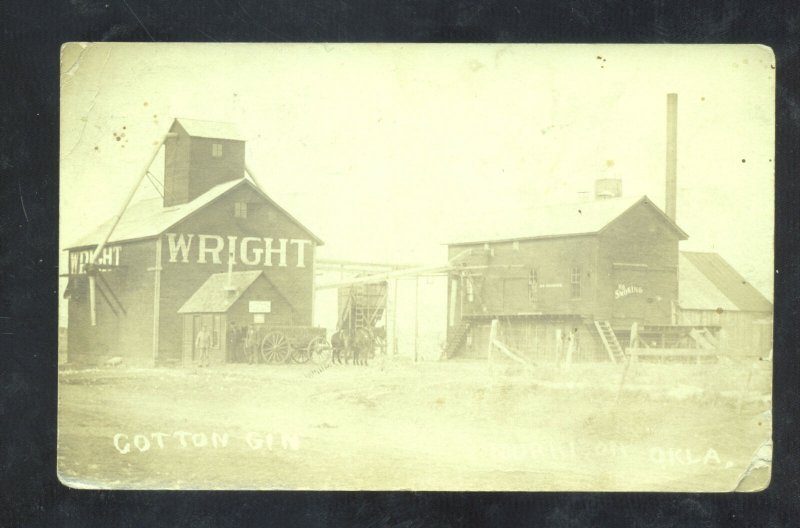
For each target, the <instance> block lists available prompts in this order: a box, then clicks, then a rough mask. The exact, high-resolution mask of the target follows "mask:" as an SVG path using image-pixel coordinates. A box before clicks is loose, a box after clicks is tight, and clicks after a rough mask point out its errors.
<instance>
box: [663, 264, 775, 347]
mask: <svg viewBox="0 0 800 528" xmlns="http://www.w3.org/2000/svg"><path fill="white" fill-rule="evenodd" d="M678 288H679V294H678V310H677V314H676V316H677V322H678V324H685V325H689V324H691V325H702V326H717V327H719V328H720V336H719V338H720V349H721V350H722V351H723V352H724V353H727V354H730V355H735V356H763V355H766V354H768V353H769V350H770V349H771V348H772V316H773V310H772V303H771V302H769V301H768V300H767V298H766V297H765V296H764V295H763V294H762V293H761V292H759V291H758V290H757V289H756V288H755V287H754V286H753V285H752V284H750V282H748V281H747V279H745V278H744V277H743V276H742V275H741V274H740V273H739V272H738V271H736V270H735V269H734V268H733V266H731V265H730V264H729V263H728V262H727V261H726V260H725V259H724V258H723V257H722V256H721V255H719V254H718V253H711V252H695V251H681V254H680V265H679V281H678Z"/></svg>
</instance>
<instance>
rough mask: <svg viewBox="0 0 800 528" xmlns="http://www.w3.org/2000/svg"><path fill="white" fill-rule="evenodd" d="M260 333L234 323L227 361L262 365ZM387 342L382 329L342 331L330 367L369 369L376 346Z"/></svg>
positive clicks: (333, 339) (334, 343) (253, 327)
mask: <svg viewBox="0 0 800 528" xmlns="http://www.w3.org/2000/svg"><path fill="white" fill-rule="evenodd" d="M261 333H262V332H261V329H260V328H259V327H258V325H248V326H246V327H245V326H237V325H236V323H232V324H231V325H230V328H229V329H228V354H229V356H228V361H230V362H240V363H250V364H253V363H260V362H261V357H260V346H261V339H262V337H263V336H262V335H261ZM383 341H385V337H384V333H383V329H382V328H376V329H374V330H373V331H370V330H369V329H366V328H356V329H355V330H351V329H348V328H343V329H340V330H337V331H336V332H334V333H333V335H332V336H331V341H330V345H331V347H330V350H331V363H332V364H340V365H347V364H350V363H352V364H353V365H364V366H366V365H368V364H369V363H368V362H369V359H370V358H371V357H373V356H374V352H375V348H376V346H379V343H381V342H383Z"/></svg>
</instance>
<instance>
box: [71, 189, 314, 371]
mask: <svg viewBox="0 0 800 528" xmlns="http://www.w3.org/2000/svg"><path fill="white" fill-rule="evenodd" d="M236 202H245V203H248V204H250V205H249V207H248V212H247V218H235V217H234V207H235V206H234V204H235V203H236ZM168 233H173V234H175V235H176V236H179V235H181V234H183V235H185V238H187V239H188V235H190V234H192V235H194V236H193V239H192V245H191V246H190V247H189V251H188V254H187V262H185V263H184V262H183V261H182V260H183V259H182V255H181V254H176V255H175V257H176V258H175V262H170V260H171V256H172V255H171V251H170V244H169V238H168V236H167V234H166V233H165V234H162V235H161V236H160V237H159V238H160V240H161V244H162V252H161V263H160V268H161V271H160V281H161V284H160V297H159V301H158V312H159V324H158V328H159V334H158V352H157V354H154V353H153V326H154V325H153V322H154V314H153V310H154V304H155V303H154V300H155V278H156V276H155V268H156V267H157V266H156V254H157V252H156V246H157V244H158V239H152V238H151V239H148V240H142V241H137V242H129V243H123V244H117V245H119V246H120V247H121V253H120V268H119V269H114V270H111V271H104V272H102V275H103V277H104V278H105V279H106V280H107V282H108V283H109V286H111V289H112V290H113V291H114V293H115V295H117V297H118V298H119V299H120V302H121V303H122V304H123V306H124V307H125V309H126V310H127V314H124V315H123V314H120V315H119V316H115V315H114V314H113V313H112V312H111V309H110V307H109V306H108V304H107V303H106V302H105V300H104V299H103V298H102V297H101V296H100V294H99V292H98V295H97V326H95V327H92V326H91V322H90V319H89V298H88V297H89V295H88V280H86V277H85V276H83V277H82V278H81V277H78V283H77V284H76V294H75V295H73V298H71V299H70V308H69V328H70V332H69V342H68V350H69V351H70V352H69V359H70V361H78V362H87V363H97V362H99V361H102V359H103V358H104V357H106V356H121V357H123V359H124V360H125V362H126V363H128V364H138V365H152V364H153V363H154V362H155V363H157V364H177V363H180V362H181V361H182V357H183V356H185V354H186V351H185V350H183V345H182V343H183V336H184V331H185V328H184V321H183V320H182V318H181V317H180V316H179V314H178V309H179V308H180V307H181V306H182V305H183V303H185V302H186V301H187V300H188V299H189V297H191V295H192V294H193V293H194V292H195V290H197V289H198V288H199V287H200V286H201V285H202V284H203V283H204V282H205V281H206V279H207V278H208V277H209V276H210V275H211V274H213V273H220V272H226V271H227V270H228V262H227V259H228V253H227V247H226V248H224V249H223V250H222V251H221V252H220V254H219V257H220V262H219V263H215V262H213V259H212V258H210V257H209V258H207V259H206V260H207V262H206V263H199V262H198V260H199V240H198V237H199V235H200V234H203V235H212V236H213V235H216V236H220V237H222V238H223V240H224V242H225V243H226V245H227V244H228V243H229V239H228V237H236V242H237V251H236V254H235V264H234V265H233V271H247V270H254V269H262V270H263V271H264V272H265V274H266V275H267V277H268V278H269V280H270V281H271V282H272V283H273V284H274V287H275V288H277V289H278V290H279V291H280V292H281V294H282V296H278V295H275V294H274V293H270V295H272V296H273V297H274V299H273V303H274V306H275V307H276V312H275V313H276V314H281V321H291V324H295V325H311V316H312V314H311V311H312V304H313V269H314V266H313V258H314V244H315V242H314V240H313V238H312V237H311V235H310V234H309V233H307V232H306V231H305V230H304V229H303V228H302V227H301V226H299V225H298V224H297V223H296V222H295V221H293V220H292V219H291V218H290V217H289V216H288V215H286V214H285V213H284V212H282V211H281V210H280V209H278V208H277V207H275V206H274V205H272V204H271V203H268V202H267V201H266V200H264V198H263V197H262V196H261V195H260V194H258V193H257V192H256V191H254V190H253V189H252V188H250V187H247V186H242V187H239V188H237V189H235V190H234V191H231V192H230V193H228V194H226V195H224V196H223V197H222V198H221V199H219V200H217V201H216V202H214V203H212V204H209V205H208V206H206V207H205V208H203V209H202V210H200V211H198V212H197V213H195V214H193V215H191V216H189V217H187V218H185V219H184V220H183V221H181V222H180V223H178V224H177V225H175V226H174V227H173V228H171V229H169V230H168ZM249 236H251V237H256V238H259V239H263V238H265V237H267V238H273V239H274V240H275V247H276V249H277V247H278V245H279V244H278V242H277V241H278V240H279V239H282V238H283V239H289V240H291V239H296V240H308V241H309V242H308V243H307V244H306V245H304V263H305V266H304V267H298V263H299V262H298V250H297V247H296V245H294V244H287V252H286V254H287V259H286V264H287V265H286V266H285V267H284V266H280V265H278V264H279V259H278V257H277V256H275V257H274V262H275V265H273V266H264V265H263V262H262V265H246V264H243V263H242V262H240V254H239V245H238V243H239V242H240V241H241V239H242V238H243V237H249ZM265 282H266V281H265ZM267 284H268V283H267ZM279 299H280V300H279ZM284 299H285V300H284ZM282 304H285V305H287V306H285V307H284V306H282ZM288 305H291V308H290V307H289V306H288ZM245 309H246V307H245ZM234 316H236V317H237V318H242V319H244V314H238V313H237V314H234ZM243 322H244V320H243Z"/></svg>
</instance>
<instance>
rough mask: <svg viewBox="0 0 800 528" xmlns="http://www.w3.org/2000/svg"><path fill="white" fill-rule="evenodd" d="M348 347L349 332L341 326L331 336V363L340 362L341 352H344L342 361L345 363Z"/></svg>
mask: <svg viewBox="0 0 800 528" xmlns="http://www.w3.org/2000/svg"><path fill="white" fill-rule="evenodd" d="M349 348H350V332H349V331H348V330H347V329H345V328H342V329H340V330H337V331H336V332H334V333H333V335H332V336H331V363H336V362H338V363H339V364H341V363H342V352H344V353H345V358H344V359H345V360H344V363H345V364H346V363H347V359H348V353H347V352H348V350H349Z"/></svg>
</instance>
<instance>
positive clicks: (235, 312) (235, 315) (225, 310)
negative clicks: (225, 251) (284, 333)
mask: <svg viewBox="0 0 800 528" xmlns="http://www.w3.org/2000/svg"><path fill="white" fill-rule="evenodd" d="M178 313H179V314H180V315H181V316H182V317H183V340H182V350H183V363H184V364H192V363H193V362H195V361H197V359H198V355H197V351H196V350H195V349H196V346H195V344H196V338H197V333H198V332H199V331H200V328H202V327H205V328H206V329H207V330H208V331H209V332H210V334H211V348H210V350H209V357H210V360H211V362H212V363H230V362H241V361H244V360H245V357H244V351H243V349H242V341H243V338H244V332H243V331H242V330H243V329H245V328H246V327H247V326H248V325H252V324H259V325H260V324H269V325H291V324H292V320H293V313H294V307H293V306H292V304H291V302H290V301H289V300H288V299H287V298H286V296H285V295H283V293H281V291H280V290H279V289H278V288H277V287H276V286H275V284H273V283H272V281H270V280H269V279H268V278H267V276H266V275H265V274H264V272H263V271H260V270H257V271H237V272H231V273H215V274H213V275H211V276H210V277H209V278H208V279H207V280H206V282H204V283H203V285H202V286H200V288H198V289H197V291H195V292H194V294H193V295H192V296H191V297H190V298H189V300H187V301H186V302H185V303H184V304H183V306H181V307H180V308H179V309H178Z"/></svg>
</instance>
